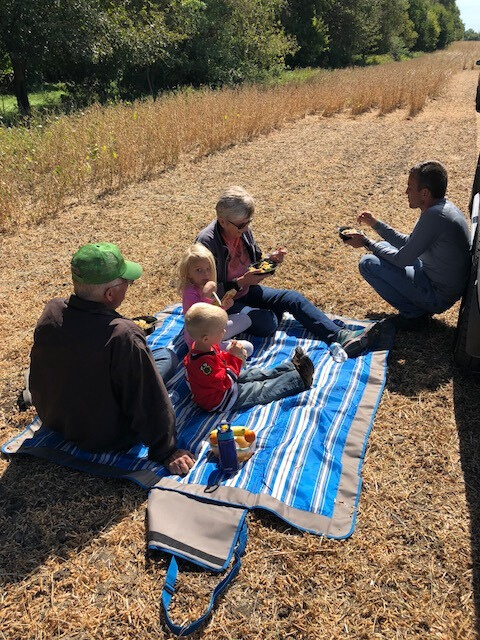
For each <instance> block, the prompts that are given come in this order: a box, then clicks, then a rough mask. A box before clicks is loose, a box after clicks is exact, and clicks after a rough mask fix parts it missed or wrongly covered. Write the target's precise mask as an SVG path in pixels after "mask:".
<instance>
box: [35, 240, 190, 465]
mask: <svg viewBox="0 0 480 640" xmlns="http://www.w3.org/2000/svg"><path fill="white" fill-rule="evenodd" d="M71 267H72V279H73V286H74V294H73V295H71V296H70V298H69V299H68V300H64V299H60V298H56V299H54V300H51V301H50V302H49V303H48V304H47V306H46V307H45V309H44V311H43V314H42V315H41V317H40V319H39V321H38V323H37V326H36V328H35V335H34V344H33V347H32V351H31V355H30V391H31V395H32V400H33V404H34V405H35V407H36V409H37V412H38V415H39V417H40V419H41V420H42V424H44V425H45V426H46V427H48V428H49V429H53V430H54V431H57V432H58V433H60V435H61V436H62V437H63V438H65V439H66V440H69V441H71V442H74V443H75V444H76V445H77V446H78V447H79V448H80V449H84V450H85V451H91V452H101V451H109V450H112V449H113V450H122V449H128V448H130V447H131V446H132V445H134V444H135V443H137V442H140V441H141V442H143V443H144V444H146V445H148V447H149V458H151V459H152V460H156V461H158V462H162V463H163V464H164V465H165V466H166V467H167V469H168V470H169V471H170V472H171V473H176V474H183V473H187V472H188V470H189V469H191V467H192V466H193V463H194V457H193V455H192V454H191V453H190V452H188V451H184V450H182V449H177V447H176V432H175V413H174V411H173V407H172V404H171V402H170V398H169V397H168V393H167V391H166V389H165V385H164V382H163V380H162V377H161V375H160V373H162V375H163V376H164V377H165V378H166V377H168V376H169V375H171V373H172V370H173V369H174V367H175V366H176V361H174V360H172V358H175V354H173V353H172V352H171V351H169V350H167V349H163V348H161V349H158V350H156V351H155V352H154V353H153V354H152V352H151V351H150V349H149V348H148V346H147V344H146V340H145V335H144V333H143V331H142V330H141V329H140V328H139V327H138V326H137V325H136V324H135V323H134V322H132V320H128V319H127V318H124V317H123V316H121V315H120V314H119V313H117V311H116V309H117V308H118V307H119V306H120V305H121V303H122V302H123V300H124V298H125V294H126V292H127V289H128V286H129V284H132V283H133V282H134V281H135V280H137V279H138V278H139V277H140V276H141V275H142V267H141V266H140V265H139V264H137V263H135V262H130V261H128V260H125V259H124V257H123V256H122V254H121V252H120V250H119V248H118V247H117V246H116V245H114V244H110V243H107V242H102V243H97V244H87V245H84V246H82V247H80V249H79V250H78V251H77V252H76V253H75V255H74V256H73V258H72V261H71Z"/></svg>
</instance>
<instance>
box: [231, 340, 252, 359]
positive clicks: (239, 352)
mask: <svg viewBox="0 0 480 640" xmlns="http://www.w3.org/2000/svg"><path fill="white" fill-rule="evenodd" d="M227 350H228V352H229V353H231V354H232V356H236V357H237V358H240V359H241V360H243V361H244V362H245V359H246V357H247V352H246V351H245V349H244V348H243V347H242V345H241V344H239V343H238V342H237V341H236V340H232V341H231V342H230V344H229V345H228V348H227Z"/></svg>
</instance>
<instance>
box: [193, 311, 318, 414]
mask: <svg viewBox="0 0 480 640" xmlns="http://www.w3.org/2000/svg"><path fill="white" fill-rule="evenodd" d="M227 319H228V316H227V313H226V311H224V310H223V309H221V308H220V307H216V306H214V305H211V304H206V303H204V302H198V303H196V304H194V305H192V306H191V307H190V309H189V310H188V311H187V313H186V314H185V327H186V329H187V331H188V333H189V334H190V335H191V336H192V338H193V341H194V342H193V345H192V348H191V350H190V352H189V353H188V354H187V355H186V356H185V359H184V364H185V368H186V373H187V382H188V384H189V387H190V390H191V392H192V395H193V399H194V401H195V402H196V404H198V405H199V406H200V407H201V408H202V409H205V410H206V411H229V410H231V409H248V408H249V407H253V406H255V405H257V404H268V403H269V402H273V401H274V400H280V399H281V398H286V397H287V396H292V395H295V394H297V393H300V392H301V391H305V389H309V388H310V387H311V386H312V380H313V372H314V366H313V363H312V361H311V360H310V358H309V357H308V356H306V355H305V354H304V353H303V350H302V349H301V348H299V347H297V348H296V349H295V355H294V356H293V358H292V360H288V361H286V362H282V364H280V365H277V366H276V367H273V368H272V369H260V368H259V367H252V368H250V369H246V370H245V371H241V369H242V366H243V364H244V362H245V355H246V354H245V351H244V349H242V347H241V346H240V344H238V343H237V342H236V341H235V340H232V342H231V343H230V345H229V349H228V351H223V350H222V349H221V348H220V347H219V343H220V342H221V341H222V340H223V336H224V334H225V328H226V325H227Z"/></svg>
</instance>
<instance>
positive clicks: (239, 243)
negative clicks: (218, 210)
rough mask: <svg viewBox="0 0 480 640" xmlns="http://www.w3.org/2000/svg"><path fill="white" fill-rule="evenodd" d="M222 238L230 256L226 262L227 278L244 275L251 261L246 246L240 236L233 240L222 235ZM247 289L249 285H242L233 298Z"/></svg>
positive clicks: (236, 297) (238, 296)
mask: <svg viewBox="0 0 480 640" xmlns="http://www.w3.org/2000/svg"><path fill="white" fill-rule="evenodd" d="M223 239H224V240H225V244H226V245H227V248H228V255H229V256H230V260H229V261H228V264H227V279H228V280H235V278H240V277H241V276H243V275H245V273H246V272H247V270H248V267H249V266H250V264H251V262H252V261H251V260H250V256H249V255H248V251H247V247H246V246H245V243H244V242H243V240H242V238H234V239H233V240H230V239H227V238H225V237H224V238H223ZM248 289H249V287H244V288H243V289H242V290H241V291H239V292H238V293H237V295H236V296H235V300H238V298H241V297H242V296H244V295H246V294H247V292H248Z"/></svg>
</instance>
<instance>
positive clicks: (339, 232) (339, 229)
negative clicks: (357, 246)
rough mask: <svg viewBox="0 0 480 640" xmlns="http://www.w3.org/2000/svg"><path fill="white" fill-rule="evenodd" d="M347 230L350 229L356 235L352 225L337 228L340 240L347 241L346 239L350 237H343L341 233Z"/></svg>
mask: <svg viewBox="0 0 480 640" xmlns="http://www.w3.org/2000/svg"><path fill="white" fill-rule="evenodd" d="M347 229H352V230H354V231H356V232H357V233H358V231H357V229H355V227H352V225H351V224H349V225H345V226H344V227H339V228H338V235H339V236H340V238H341V239H342V240H348V239H349V237H350V236H349V235H345V234H344V233H343V232H344V231H346V230H347Z"/></svg>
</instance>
